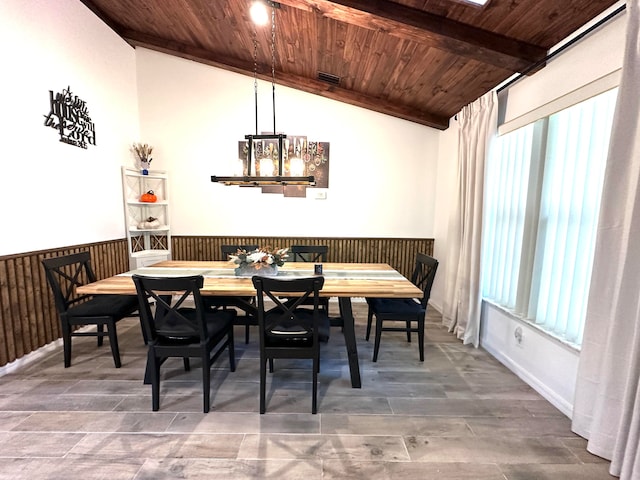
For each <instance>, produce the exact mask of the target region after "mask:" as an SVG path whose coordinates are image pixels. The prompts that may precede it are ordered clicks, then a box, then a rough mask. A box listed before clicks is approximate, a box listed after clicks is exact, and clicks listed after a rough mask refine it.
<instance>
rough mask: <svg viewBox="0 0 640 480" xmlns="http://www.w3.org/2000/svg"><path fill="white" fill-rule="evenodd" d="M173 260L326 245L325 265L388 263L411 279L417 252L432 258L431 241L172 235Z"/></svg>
mask: <svg viewBox="0 0 640 480" xmlns="http://www.w3.org/2000/svg"><path fill="white" fill-rule="evenodd" d="M171 241H172V249H173V259H174V260H225V259H224V258H222V253H221V251H220V246H221V245H260V246H263V247H266V246H271V247H273V248H287V247H291V245H327V246H328V247H329V253H328V255H327V261H328V262H340V263H344V262H372V263H388V264H389V265H391V266H392V267H393V268H395V269H396V270H398V271H399V272H400V273H402V274H403V275H404V276H405V277H407V278H410V277H411V272H412V271H413V267H414V265H415V261H416V252H421V253H426V254H427V255H433V238H329V237H327V238H318V237H313V238H305V237H202V236H176V235H174V236H172V237H171Z"/></svg>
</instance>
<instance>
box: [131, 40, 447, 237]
mask: <svg viewBox="0 0 640 480" xmlns="http://www.w3.org/2000/svg"><path fill="white" fill-rule="evenodd" d="M136 60H137V77H138V92H139V97H138V98H139V109H140V129H141V140H142V141H143V142H146V143H150V144H152V145H154V147H155V151H154V153H155V155H154V160H153V162H152V165H151V167H152V169H153V168H157V169H165V170H168V171H169V173H170V175H171V178H170V192H171V204H172V209H171V226H172V233H173V234H174V235H267V236H269V235H283V236H296V235H299V236H314V235H317V236H328V237H421V238H422V237H433V236H434V232H435V223H434V216H435V198H436V189H435V186H436V173H437V158H438V139H439V133H440V132H439V131H438V130H435V129H432V128H429V127H425V126H421V125H418V124H415V123H411V122H407V121H404V120H400V119H397V118H394V117H390V116H387V115H382V114H378V113H374V112H371V111H368V110H364V109H362V108H358V107H353V106H350V105H346V104H343V103H340V102H335V101H332V100H327V99H324V98H322V97H319V96H316V95H311V94H307V93H303V92H299V91H296V90H293V89H289V88H286V87H282V86H276V121H277V124H276V128H277V130H278V131H282V132H284V133H286V134H289V135H306V136H307V137H308V139H309V140H318V141H327V142H330V170H329V188H328V189H327V190H326V192H327V199H326V200H318V199H315V198H314V195H313V189H310V191H309V192H308V193H307V198H290V197H289V198H287V197H283V196H282V195H281V194H263V193H261V190H260V189H258V188H240V187H232V186H225V185H222V184H216V183H211V181H210V177H211V175H225V174H227V175H228V174H230V171H229V168H228V164H229V162H230V161H233V160H234V159H236V158H237V149H238V147H237V144H238V141H240V140H243V139H244V135H246V134H249V133H254V130H255V115H254V95H253V92H254V90H253V78H252V77H250V76H244V75H239V74H235V73H232V72H228V71H225V70H221V69H217V68H214V67H210V66H207V65H203V64H199V63H196V62H192V61H189V60H184V59H180V58H176V57H172V56H169V55H165V54H162V53H158V52H154V51H151V50H146V49H142V48H139V49H137V50H136ZM258 97H259V107H258V109H259V113H260V115H259V122H258V128H259V131H260V132H262V131H270V130H272V127H273V121H272V108H271V84H270V83H268V82H259V86H258ZM131 164H132V165H133V159H131Z"/></svg>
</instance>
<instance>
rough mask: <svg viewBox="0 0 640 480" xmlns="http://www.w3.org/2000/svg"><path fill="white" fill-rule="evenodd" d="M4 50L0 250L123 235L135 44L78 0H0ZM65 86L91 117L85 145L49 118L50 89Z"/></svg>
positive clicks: (133, 120) (133, 131) (133, 129)
mask: <svg viewBox="0 0 640 480" xmlns="http://www.w3.org/2000/svg"><path fill="white" fill-rule="evenodd" d="M0 49H1V55H0V58H1V59H2V60H1V61H2V68H1V69H2V74H1V75H0V91H1V92H2V95H3V112H4V113H3V115H0V135H1V138H2V144H1V145H0V158H1V159H2V175H0V205H1V207H0V208H1V211H2V225H3V226H4V227H3V229H2V240H0V255H6V254H13V253H21V252H29V251H32V250H40V249H46V248H55V247H58V246H65V245H73V244H79V243H85V242H97V241H103V240H109V239H114V238H122V237H123V236H124V227H123V220H122V190H121V187H120V184H121V182H120V170H119V165H121V164H122V163H123V161H124V160H123V159H124V158H125V157H126V156H127V155H128V147H129V144H130V142H131V141H132V138H135V137H136V136H137V130H138V118H137V117H138V116H137V101H136V90H135V88H136V86H135V51H134V50H133V49H132V48H131V47H129V46H128V45H127V44H126V43H125V42H124V41H122V40H121V39H120V38H119V37H117V36H116V35H115V34H114V33H113V32H112V31H111V30H110V29H109V28H107V27H106V26H105V25H104V24H103V23H102V22H101V21H100V20H99V19H98V18H97V17H96V16H95V15H94V14H93V13H91V12H90V11H89V10H88V9H87V8H86V7H84V6H83V5H82V4H81V3H80V2H79V1H78V0H56V1H50V0H40V1H38V0H2V1H0ZM67 87H71V90H72V91H73V92H74V93H75V94H77V95H78V96H79V97H80V98H81V99H82V100H84V101H86V102H87V107H88V111H89V115H90V116H91V119H92V120H93V122H94V123H95V128H96V140H97V142H96V143H97V145H96V146H92V145H89V147H88V149H86V150H84V149H82V148H78V147H75V146H71V145H68V144H64V143H61V142H60V141H59V138H60V137H59V134H58V132H57V131H56V130H54V129H53V128H51V127H45V126H44V117H45V116H46V115H47V114H48V113H49V108H50V104H49V90H52V91H53V92H54V94H55V93H57V92H62V90H63V89H65V88H67Z"/></svg>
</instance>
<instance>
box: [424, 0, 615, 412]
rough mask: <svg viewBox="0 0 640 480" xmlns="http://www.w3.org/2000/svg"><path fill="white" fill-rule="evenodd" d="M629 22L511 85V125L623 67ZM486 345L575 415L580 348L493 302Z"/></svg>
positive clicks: (449, 158) (439, 290) (443, 172)
mask: <svg viewBox="0 0 640 480" xmlns="http://www.w3.org/2000/svg"><path fill="white" fill-rule="evenodd" d="M620 3H623V2H620ZM616 6H617V5H616ZM614 8H615V6H614ZM610 10H613V9H610ZM625 24H626V20H625V18H624V14H621V15H618V16H617V17H616V18H615V20H613V21H611V22H610V23H608V24H607V25H606V26H604V27H602V28H600V29H598V30H596V31H595V32H594V33H592V34H591V35H590V36H588V37H586V38H585V39H584V40H583V41H581V42H580V43H578V44H576V45H574V46H572V47H570V48H569V49H567V50H565V52H563V53H562V54H560V55H558V56H556V57H555V58H554V59H553V60H552V61H551V62H549V64H548V65H547V66H546V67H545V68H544V69H542V70H541V71H539V72H538V73H536V74H535V75H532V76H530V77H527V78H524V79H522V80H520V81H518V82H517V83H515V84H514V85H513V86H511V87H510V88H509V90H508V92H507V95H501V96H500V100H501V102H503V101H506V102H507V103H506V105H503V107H504V108H505V112H506V118H505V119H506V121H512V120H514V119H517V118H519V117H521V116H523V115H526V114H527V113H528V112H531V111H533V110H535V109H537V108H539V107H541V106H543V105H547V104H549V103H551V102H553V101H554V100H556V99H558V98H560V97H562V96H564V95H568V94H570V93H572V92H574V91H575V90H577V89H579V88H580V87H581V86H583V85H587V84H590V83H592V82H593V81H594V80H597V79H599V78H602V77H605V76H606V75H608V74H610V73H611V72H614V71H616V70H618V69H619V68H621V64H622V52H623V51H624V34H625ZM455 126H456V124H455V122H454V121H453V120H452V122H451V127H450V128H449V130H447V131H445V132H443V133H442V134H441V138H440V152H439V158H438V178H439V180H438V192H439V193H438V197H437V199H436V211H437V216H436V226H435V232H436V235H435V239H436V241H435V248H436V256H437V257H438V258H440V259H443V260H445V259H446V256H447V253H448V252H447V249H446V245H447V242H446V232H447V228H448V221H449V213H450V212H449V210H448V206H449V205H451V204H452V200H451V197H450V196H447V191H449V192H451V194H453V193H454V192H455V189H454V185H453V182H452V181H451V179H453V180H454V181H455V171H456V165H457V164H456V161H455V159H456V158H457V154H456V149H457V128H454V127H455ZM440 179H442V180H440ZM444 270H445V269H442V271H440V270H439V272H438V277H437V278H436V283H435V285H434V290H433V292H432V303H433V304H434V305H435V306H436V307H437V308H438V307H441V305H442V296H443V294H444V291H443V290H444V286H443V285H444V275H445V272H444ZM518 328H520V329H521V330H522V335H523V336H522V338H523V341H522V343H521V344H518V342H517V340H516V338H515V335H514V333H515V331H516V329H518ZM480 344H481V346H482V347H483V348H485V349H486V350H487V351H489V352H490V353H492V354H493V355H494V356H495V357H496V358H497V359H498V360H500V361H501V362H502V363H503V364H505V365H506V366H507V367H509V368H510V369H511V370H512V371H513V372H514V373H516V374H517V375H518V376H520V377H521V378H522V379H523V380H524V381H525V382H527V383H528V384H529V385H531V386H532V387H533V388H534V389H536V391H538V392H539V393H540V394H541V395H543V396H544V397H545V398H546V399H547V400H549V401H550V402H551V403H552V404H553V405H555V406H556V407H557V408H558V409H559V410H561V411H562V412H563V413H565V414H566V415H567V416H569V417H570V416H571V414H572V410H573V397H574V389H575V381H576V376H577V368H578V361H579V353H578V352H577V351H576V350H574V349H572V348H570V347H568V346H566V345H563V344H562V343H560V342H558V341H556V340H555V339H553V338H551V337H549V336H548V335H546V334H544V333H542V332H540V331H539V330H538V329H536V328H535V327H533V326H531V325H529V324H528V323H527V322H523V321H521V320H519V319H516V318H514V317H512V316H511V315H509V314H508V313H506V312H504V311H503V310H501V309H499V308H496V307H494V306H492V305H490V304H487V303H484V304H483V309H482V328H481V338H480Z"/></svg>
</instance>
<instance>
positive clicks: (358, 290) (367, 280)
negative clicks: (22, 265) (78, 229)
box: [78, 260, 422, 298]
mask: <svg viewBox="0 0 640 480" xmlns="http://www.w3.org/2000/svg"><path fill="white" fill-rule="evenodd" d="M322 265H323V272H322V274H323V276H324V278H325V282H324V287H323V288H322V291H321V292H320V295H321V296H323V297H385V298H391V297H393V298H422V291H421V290H420V289H419V288H418V287H416V286H415V285H414V284H413V283H411V282H410V281H409V280H408V279H407V278H405V277H404V276H402V275H401V274H400V273H399V272H398V271H396V270H395V269H393V268H392V267H391V266H389V265H387V264H386V263H323V264H322ZM234 268H235V265H234V264H233V263H231V262H225V261H179V260H168V261H164V262H159V263H156V264H154V265H153V266H150V267H144V268H140V269H138V270H132V271H130V272H125V273H122V274H119V275H115V276H113V277H109V278H105V279H103V280H99V281H97V282H94V283H90V284H88V285H84V286H82V287H79V288H78V293H83V294H94V295H95V294H126V295H133V294H135V293H136V290H135V286H134V284H133V281H132V279H131V275H133V274H139V275H149V276H182V275H202V276H203V277H204V286H203V288H202V290H201V292H202V294H203V295H222V296H252V295H255V293H256V291H255V289H254V288H253V283H252V282H251V277H237V276H236V275H235V272H234ZM278 268H279V270H278V277H279V278H293V277H300V276H313V263H304V262H287V263H285V264H284V265H283V266H281V267H278Z"/></svg>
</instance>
